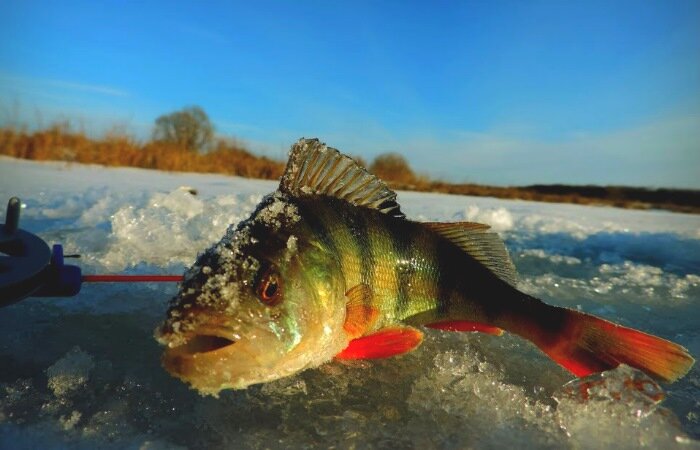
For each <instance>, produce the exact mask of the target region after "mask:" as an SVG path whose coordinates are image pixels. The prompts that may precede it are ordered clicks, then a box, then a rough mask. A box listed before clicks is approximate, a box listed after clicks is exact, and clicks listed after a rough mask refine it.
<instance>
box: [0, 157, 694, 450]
mask: <svg viewBox="0 0 700 450" xmlns="http://www.w3.org/2000/svg"><path fill="white" fill-rule="evenodd" d="M1 170H2V176H0V192H3V193H6V194H7V195H9V194H15V193H19V194H21V196H22V197H23V199H24V201H25V203H26V208H25V209H24V211H23V218H24V219H23V220H24V225H25V227H27V228H28V229H31V230H33V231H36V232H38V233H39V234H40V235H41V236H42V237H43V238H45V239H46V240H47V241H49V242H63V243H64V246H65V247H66V249H67V250H69V251H70V252H75V253H81V254H82V255H83V258H82V261H81V266H82V267H83V271H84V272H85V273H97V272H103V271H121V270H125V271H128V272H131V273H146V272H154V271H156V272H162V273H174V272H177V271H182V270H184V268H185V267H188V266H189V265H190V264H191V262H192V261H193V260H194V258H195V257H196V254H197V252H198V251H199V250H200V249H202V248H207V247H209V246H211V245H212V244H214V243H215V242H217V241H218V240H219V239H220V237H221V236H222V235H224V233H225V231H226V229H227V227H228V226H229V224H231V223H238V222H240V221H242V220H244V219H246V218H247V217H248V216H249V215H250V213H251V212H252V211H253V210H254V208H255V206H256V205H257V204H258V203H259V202H260V200H261V199H262V195H263V194H265V193H267V192H270V191H272V190H274V188H275V183H271V182H260V181H252V180H242V179H237V178H227V177H219V176H205V175H186V176H184V175H175V174H167V173H160V174H157V175H155V174H154V173H153V172H145V171H139V170H133V169H104V168H98V167H83V166H70V167H68V166H66V165H63V164H54V163H50V164H38V163H30V162H18V161H12V160H3V161H2V167H1ZM126 176H128V177H129V179H130V183H129V184H128V185H125V184H122V183H120V182H119V181H118V180H119V179H124V178H125V177H126ZM37 179H42V180H46V181H47V183H49V182H50V183H51V186H52V189H51V190H48V189H46V188H45V187H41V186H38V185H37V184H36V182H33V181H31V180H37ZM182 185H191V186H194V187H196V188H197V189H198V191H199V192H200V195H198V196H192V195H191V194H189V193H188V192H187V191H186V190H182V189H178V188H179V187H180V186H182ZM10 189H12V192H10ZM17 190H19V192H17ZM400 197H401V198H400V200H401V205H402V208H403V210H404V212H405V213H406V215H407V216H408V217H411V218H414V219H418V220H424V221H438V220H442V221H444V220H449V221H455V220H473V221H481V222H486V223H490V224H492V225H493V226H494V228H495V229H496V230H497V231H499V232H500V233H501V235H502V236H503V237H504V238H505V240H506V244H507V246H508V249H509V251H510V253H511V255H512V256H513V260H514V263H515V265H516V266H517V268H518V271H519V272H520V275H521V283H520V285H519V287H520V288H521V289H524V290H526V291H527V292H528V293H530V294H533V295H536V296H539V297H541V298H544V299H545V300H547V301H548V302H550V303H555V304H558V305H561V306H568V307H571V308H578V309H581V310H584V311H587V312H591V313H594V314H598V315H600V316H603V317H606V318H609V319H611V320H614V321H617V322H620V323H622V324H624V325H627V326H635V327H639V328H642V329H644V330H646V331H649V332H652V333H654V334H658V335H661V336H664V337H666V338H669V339H672V340H674V341H676V342H679V343H680V344H682V345H684V346H685V347H687V348H688V349H689V350H690V352H691V354H694V355H697V354H699V353H700V334H699V333H700V308H699V306H698V305H699V302H700V276H699V272H700V271H699V269H698V268H699V267H700V260H699V259H698V255H700V219H699V218H698V216H693V215H684V214H673V213H665V212H656V211H647V212H641V211H623V210H617V209H611V208H593V207H581V206H573V205H551V204H538V203H528V202H518V201H502V200H495V199H483V198H468V197H459V196H444V195H435V194H417V193H400ZM175 291H176V288H175V286H163V285H156V284H146V285H139V286H129V285H94V286H89V287H87V286H86V287H85V288H84V290H83V292H82V293H81V295H80V296H78V297H76V298H71V299H30V300H25V301H24V302H21V303H19V304H15V305H13V306H11V307H8V308H5V309H3V310H2V311H0V335H1V336H2V337H1V338H0V339H1V341H0V342H2V347H1V349H0V364H1V365H0V367H2V370H0V447H2V448H38V447H41V448H68V447H69V448H95V447H98V446H99V447H105V448H110V447H112V448H124V447H133V448H178V447H179V448H188V447H189V448H192V447H202V446H209V447H215V448H227V447H250V448H275V447H280V446H285V447H287V446H292V447H305V448H310V447H321V448H327V447H337V448H352V447H374V448H376V447H402V448H411V447H429V448H435V447H437V448H464V447H476V448H484V447H496V446H498V447H518V448H581V447H583V448H639V447H647V448H673V447H680V448H688V447H691V448H692V447H697V446H698V443H697V441H696V440H695V439H697V438H698V437H700V404H698V398H700V377H699V373H698V369H697V367H695V368H693V369H692V370H691V371H690V373H689V374H688V375H687V376H686V377H685V378H683V379H682V380H680V381H679V382H677V383H675V384H673V385H662V386H658V385H656V384H654V383H653V382H652V381H651V380H649V379H648V378H646V377H645V376H644V375H643V374H641V373H640V372H638V371H635V370H633V369H630V368H627V367H620V368H618V369H616V370H613V371H610V372H606V373H605V374H604V376H594V377H592V378H587V379H584V380H578V381H573V382H571V381H570V380H571V379H572V377H571V376H570V375H569V374H568V373H566V372H565V371H564V370H563V369H559V368H558V366H556V365H555V364H554V363H552V362H551V361H549V360H548V359H547V358H546V357H544V356H542V355H541V354H540V353H539V351H538V350H537V349H535V348H534V347H533V346H531V345H530V344H528V343H526V342H524V341H523V340H521V339H518V338H515V337H511V336H508V335H504V336H502V337H498V338H496V337H493V336H485V335H472V334H463V333H447V332H440V331H428V332H427V333H426V339H425V342H424V343H423V346H422V347H421V348H419V349H418V350H416V351H415V352H413V353H410V354H408V355H406V356H404V357H401V358H395V359H391V360H387V361H376V362H371V363H364V364H362V367H354V366H346V365H343V364H338V363H331V364H327V365H324V366H321V367H320V368H318V369H315V370H309V371H305V372H303V373H301V374H300V375H297V376H294V377H290V378H285V379H282V380H279V381H276V382H271V383H267V384H264V385H258V386H252V387H250V388H249V389H247V390H245V391H228V392H223V393H222V394H221V397H220V398H219V399H218V400H217V399H214V398H211V397H207V398H203V397H199V396H198V395H197V394H196V393H194V392H193V391H191V390H189V389H188V388H187V387H186V386H185V385H184V384H183V383H181V382H179V381H178V380H176V379H173V378H171V377H170V376H168V375H167V374H166V373H165V372H164V371H163V370H162V369H161V368H160V365H159V354H160V348H159V347H158V345H157V344H156V343H155V342H154V341H153V340H152V337H151V334H152V330H153V327H154V326H155V325H156V324H157V323H159V322H160V320H161V319H162V317H163V314H164V313H165V310H166V309H167V299H169V298H171V297H172V296H173V295H175ZM664 390H665V393H664ZM661 397H665V399H664V400H662V399H661Z"/></svg>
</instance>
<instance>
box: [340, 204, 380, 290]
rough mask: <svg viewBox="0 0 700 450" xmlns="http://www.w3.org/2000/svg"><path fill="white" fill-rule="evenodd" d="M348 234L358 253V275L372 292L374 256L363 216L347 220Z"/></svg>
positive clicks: (355, 216)
mask: <svg viewBox="0 0 700 450" xmlns="http://www.w3.org/2000/svg"><path fill="white" fill-rule="evenodd" d="M347 219H348V221H347V223H348V225H349V227H350V234H351V235H352V237H353V239H354V240H355V245H356V247H357V249H358V250H359V252H360V274H361V276H362V282H363V283H365V284H366V285H367V286H369V287H370V288H372V290H374V255H373V254H372V247H371V242H370V239H369V235H368V234H367V233H368V232H369V230H368V225H367V222H366V220H365V217H364V214H353V215H351V216H350V217H348V218H347Z"/></svg>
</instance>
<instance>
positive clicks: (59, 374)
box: [46, 346, 95, 397]
mask: <svg viewBox="0 0 700 450" xmlns="http://www.w3.org/2000/svg"><path fill="white" fill-rule="evenodd" d="M94 367H95V363H94V361H93V359H92V356H90V355H89V354H87V353H85V352H84V351H82V350H81V349H80V347H77V346H76V347H73V349H72V350H71V351H69V352H68V353H66V355H65V356H64V357H63V358H61V359H59V360H58V361H56V363H55V364H54V365H52V366H51V367H49V368H48V369H46V376H47V378H48V387H49V389H51V391H52V392H53V393H54V395H55V396H56V397H64V396H66V395H68V394H70V393H72V392H74V391H76V390H78V389H80V388H82V387H84V386H85V384H86V383H87V381H88V378H89V376H90V371H91V370H92V369H93V368H94Z"/></svg>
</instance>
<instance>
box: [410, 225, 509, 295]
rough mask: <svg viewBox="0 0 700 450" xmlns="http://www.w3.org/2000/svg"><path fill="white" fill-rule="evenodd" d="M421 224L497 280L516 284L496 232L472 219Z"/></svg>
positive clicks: (503, 246) (501, 242) (504, 249)
mask: <svg viewBox="0 0 700 450" xmlns="http://www.w3.org/2000/svg"><path fill="white" fill-rule="evenodd" d="M423 225H425V226H426V227H428V228H430V229H431V230H433V231H435V232H436V233H438V234H440V235H441V236H442V237H444V238H446V239H448V240H449V241H451V242H452V243H453V244H455V245H456V246H458V247H459V248H461V249H462V250H464V251H465V252H466V253H468V254H469V255H470V256H471V257H472V258H474V259H476V260H477V261H479V262H480V263H481V264H483V265H484V266H486V268H487V269H489V270H490V271H491V272H493V273H494V274H495V275H496V276H497V277H498V278H500V279H501V280H503V281H505V282H506V283H508V284H510V285H511V286H515V285H516V284H517V283H518V274H517V272H516V271H515V266H514V265H513V261H511V259H510V256H508V250H507V249H506V246H505V244H504V243H503V241H502V240H501V238H500V237H499V236H498V234H496V233H493V232H490V231H488V230H489V229H490V228H491V227H490V226H488V225H484V224H483V223H475V222H451V223H443V222H424V223H423Z"/></svg>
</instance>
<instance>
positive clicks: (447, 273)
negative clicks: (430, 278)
mask: <svg viewBox="0 0 700 450" xmlns="http://www.w3.org/2000/svg"><path fill="white" fill-rule="evenodd" d="M442 239H443V238H440V240H442ZM446 247H447V243H446V242H438V244H437V245H436V247H435V254H434V256H433V257H434V258H435V261H436V263H437V267H438V283H437V284H438V298H437V313H438V315H439V316H443V315H446V314H447V313H448V311H449V306H450V303H451V297H452V294H453V292H454V290H455V285H456V283H457V277H456V275H455V274H456V268H455V261H452V260H451V258H450V257H449V253H450V252H449V251H448V249H447V248H446Z"/></svg>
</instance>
